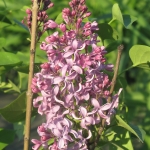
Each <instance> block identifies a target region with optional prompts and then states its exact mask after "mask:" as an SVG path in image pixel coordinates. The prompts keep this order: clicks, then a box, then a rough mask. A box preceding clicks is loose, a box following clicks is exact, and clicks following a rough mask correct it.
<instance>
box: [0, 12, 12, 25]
mask: <svg viewBox="0 0 150 150" xmlns="http://www.w3.org/2000/svg"><path fill="white" fill-rule="evenodd" d="M0 22H5V23H7V24H11V21H10V20H9V19H8V18H7V17H6V16H5V14H0Z"/></svg>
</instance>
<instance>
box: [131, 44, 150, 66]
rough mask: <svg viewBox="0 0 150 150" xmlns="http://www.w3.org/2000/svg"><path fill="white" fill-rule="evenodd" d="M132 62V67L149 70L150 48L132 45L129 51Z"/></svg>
mask: <svg viewBox="0 0 150 150" xmlns="http://www.w3.org/2000/svg"><path fill="white" fill-rule="evenodd" d="M129 56H130V58H131V60H132V62H133V65H132V67H140V68H144V69H150V47H148V46H145V45H134V46H132V47H131V49H130V51H129Z"/></svg>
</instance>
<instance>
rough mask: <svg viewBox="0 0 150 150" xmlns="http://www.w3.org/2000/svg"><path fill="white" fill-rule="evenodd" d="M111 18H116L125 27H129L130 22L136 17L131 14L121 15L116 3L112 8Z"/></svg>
mask: <svg viewBox="0 0 150 150" xmlns="http://www.w3.org/2000/svg"><path fill="white" fill-rule="evenodd" d="M112 16H113V20H118V21H119V22H120V23H122V24H123V25H124V27H125V28H129V27H130V26H131V24H132V23H133V22H134V21H136V20H137V18H136V17H134V16H131V15H122V13H121V10H120V8H119V5H118V4H117V3H116V4H114V5H113V8H112Z"/></svg>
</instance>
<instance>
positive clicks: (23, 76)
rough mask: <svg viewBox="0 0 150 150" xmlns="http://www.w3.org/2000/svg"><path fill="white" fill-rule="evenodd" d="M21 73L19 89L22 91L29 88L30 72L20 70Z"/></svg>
mask: <svg viewBox="0 0 150 150" xmlns="http://www.w3.org/2000/svg"><path fill="white" fill-rule="evenodd" d="M18 74H19V89H20V91H24V90H27V87H28V74H27V73H22V72H18Z"/></svg>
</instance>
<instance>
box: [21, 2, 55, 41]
mask: <svg viewBox="0 0 150 150" xmlns="http://www.w3.org/2000/svg"><path fill="white" fill-rule="evenodd" d="M32 3H33V0H32ZM38 4H39V7H38V8H39V9H38V13H37V41H38V40H39V39H40V37H41V36H42V34H43V33H44V32H45V31H46V30H47V29H48V26H47V25H46V24H47V21H48V15H47V13H46V10H47V9H49V8H51V7H53V6H54V4H53V3H52V2H51V1H50V0H38ZM26 14H27V17H25V18H24V20H23V21H22V23H23V24H25V25H26V26H27V27H28V29H29V31H30V32H31V25H32V10H31V9H29V8H28V9H26Z"/></svg>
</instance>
